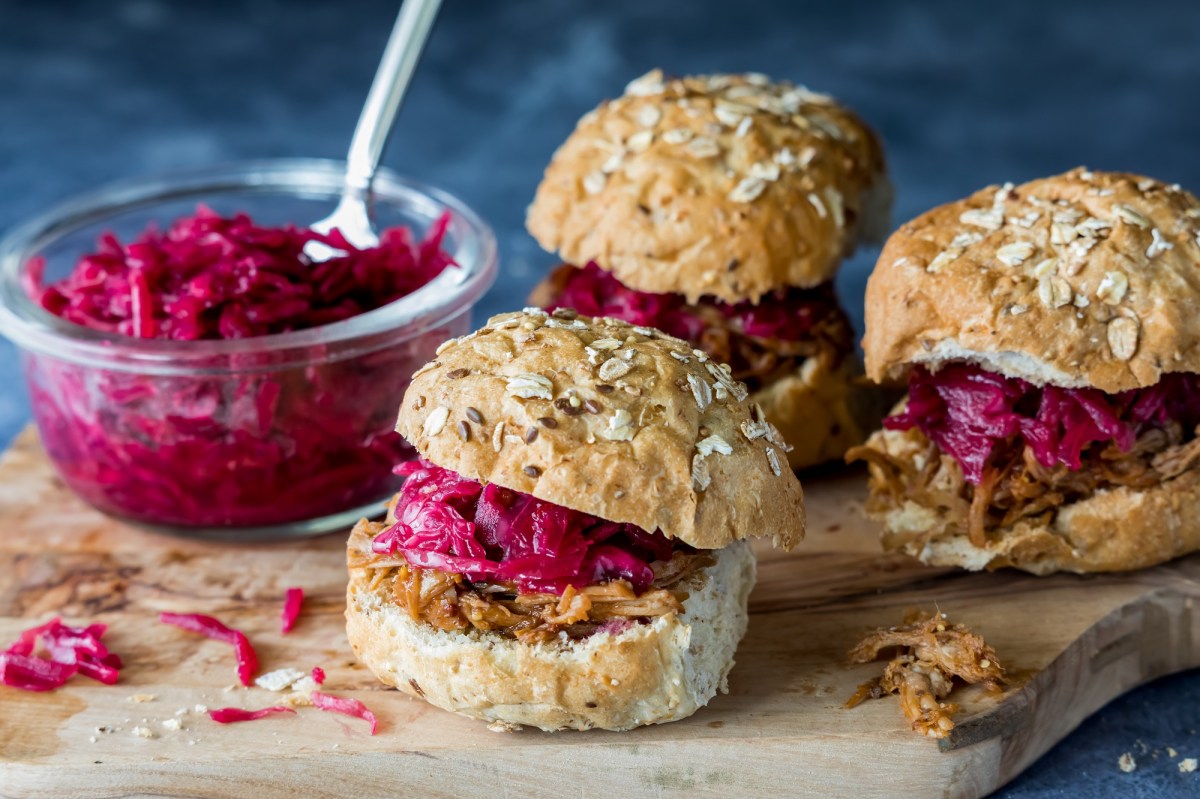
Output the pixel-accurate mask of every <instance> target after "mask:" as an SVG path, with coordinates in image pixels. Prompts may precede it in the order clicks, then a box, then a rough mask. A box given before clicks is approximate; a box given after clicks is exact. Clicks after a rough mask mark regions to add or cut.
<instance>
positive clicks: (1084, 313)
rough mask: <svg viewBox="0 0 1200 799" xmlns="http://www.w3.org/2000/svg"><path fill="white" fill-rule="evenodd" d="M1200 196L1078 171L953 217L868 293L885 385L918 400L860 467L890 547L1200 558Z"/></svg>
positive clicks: (1031, 567) (1056, 564)
mask: <svg viewBox="0 0 1200 799" xmlns="http://www.w3.org/2000/svg"><path fill="white" fill-rule="evenodd" d="M1198 237H1200V202H1198V201H1197V199H1196V197H1195V196H1193V195H1192V194H1190V193H1188V192H1186V191H1183V190H1182V189H1180V187H1179V186H1167V185H1164V184H1163V183H1160V182H1159V181H1156V180H1152V179H1150V178H1145V177H1141V176H1138V175H1128V174H1119V173H1103V172H1091V171H1087V170H1084V169H1076V170H1073V171H1071V172H1067V173H1065V174H1062V175H1057V176H1055V177H1050V178H1044V179H1041V180H1034V181H1031V182H1029V183H1026V184H1024V185H1021V186H1012V185H1011V184H1009V185H1005V186H1003V187H999V188H997V187H991V188H988V189H984V190H982V191H979V192H977V193H975V194H973V195H972V196H970V197H968V198H966V199H964V200H960V201H958V202H954V203H950V204H948V205H944V206H941V207H939V208H935V209H933V210H932V211H929V212H928V213H926V214H924V215H922V216H920V217H918V218H917V219H915V220H913V221H912V222H909V223H908V224H906V225H904V226H902V227H901V228H900V229H899V230H898V231H897V232H896V233H895V234H894V235H893V236H892V237H891V239H890V240H889V241H888V242H887V244H886V246H885V247H884V250H883V254H882V256H881V257H880V259H879V263H878V265H877V266H876V268H875V271H874V273H873V274H872V275H871V279H870V281H869V283H868V285H867V298H866V307H867V319H866V322H867V333H866V337H865V339H864V341H863V347H864V350H865V352H866V362H867V372H868V375H869V376H870V377H872V378H874V379H876V380H882V379H886V378H897V377H902V376H904V375H905V374H907V375H908V384H909V394H908V397H907V398H906V400H905V401H904V402H903V403H902V404H901V405H900V406H899V407H898V408H897V409H896V410H895V411H894V413H893V415H892V416H891V417H889V418H888V419H887V420H885V422H884V426H885V429H884V430H882V431H880V432H878V433H876V434H874V435H873V436H872V437H871V439H870V441H869V442H868V443H867V445H866V446H864V447H861V448H858V449H856V450H854V451H853V452H852V453H851V457H853V458H859V459H862V460H865V461H867V462H868V463H869V464H870V469H871V498H870V501H869V503H868V510H869V511H870V512H871V513H872V514H873V515H875V516H876V517H877V518H879V519H880V520H882V521H883V523H884V525H885V527H886V532H885V539H884V541H885V546H887V547H888V548H890V549H899V550H903V551H905V552H908V553H910V554H912V555H915V556H917V557H919V558H921V559H922V560H924V561H926V562H927V563H931V564H936V565H956V566H962V567H964V568H968V569H984V568H988V569H992V568H998V567H1002V566H1013V567H1017V568H1020V569H1024V570H1026V571H1029V572H1033V573H1035V574H1046V573H1049V572H1056V571H1072V572H1098V571H1123V570H1128V569H1138V568H1143V567H1146V566H1151V565H1154V564H1156V563H1161V562H1163V561H1166V560H1169V559H1171V558H1174V557H1178V556H1179V555H1183V554H1185V553H1188V552H1192V551H1195V550H1197V549H1200V467H1198V464H1200V438H1198V437H1197V425H1198V424H1200V374H1198V373H1200V321H1198V320H1200V316H1198V315H1197V313H1196V307H1197V305H1196V303H1197V299H1198V298H1200V238H1198Z"/></svg>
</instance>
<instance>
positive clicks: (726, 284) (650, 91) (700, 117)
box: [526, 70, 891, 303]
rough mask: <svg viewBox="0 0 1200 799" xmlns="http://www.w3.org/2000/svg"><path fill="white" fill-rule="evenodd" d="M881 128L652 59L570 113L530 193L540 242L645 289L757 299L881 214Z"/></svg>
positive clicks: (831, 104)
mask: <svg viewBox="0 0 1200 799" xmlns="http://www.w3.org/2000/svg"><path fill="white" fill-rule="evenodd" d="M885 174H886V167H885V164H884V158H883V151H882V148H881V146H880V143H879V139H878V137H877V136H876V135H875V133H874V132H873V131H871V129H870V128H868V127H867V126H866V124H865V123H864V122H863V121H862V120H861V119H859V118H858V117H857V116H856V115H855V114H854V113H853V112H851V111H849V110H848V109H846V108H845V107H843V106H841V105H839V104H838V103H837V102H836V101H834V100H833V99H832V98H830V97H829V96H827V95H822V94H816V93H814V92H811V91H809V90H807V89H805V88H803V87H800V86H794V85H792V84H789V83H772V82H770V81H769V80H768V79H767V78H766V77H764V76H762V75H756V74H746V75H711V76H698V77H686V78H680V79H667V78H665V77H664V76H663V73H662V72H661V71H660V70H655V71H653V72H650V73H648V74H647V75H645V76H643V77H641V78H639V79H637V80H635V81H633V82H632V83H630V84H629V86H628V87H627V88H626V91H625V94H624V95H623V96H622V97H619V98H617V99H615V100H611V101H608V102H605V103H603V104H601V106H600V107H599V108H597V109H596V110H595V111H592V112H590V113H588V114H587V115H585V116H584V117H583V119H581V120H580V121H579V124H578V126H577V127H576V129H575V132H574V133H572V134H571V136H570V137H569V138H568V139H567V140H566V142H564V143H563V145H562V146H561V147H560V148H559V149H558V152H556V153H555V155H554V158H553V160H552V161H551V163H550V165H549V166H548V167H547V169H546V174H545V177H544V179H543V180H542V183H541V185H540V186H539V187H538V191H537V195H536V197H535V198H534V201H533V204H532V205H531V206H530V208H529V213H528V217H527V219H526V225H527V227H528V229H529V232H530V233H531V234H532V235H533V236H534V238H536V239H537V240H538V242H539V243H540V244H541V245H542V246H543V247H545V248H546V249H547V250H550V251H556V252H557V253H558V254H559V255H560V256H561V257H562V258H563V259H564V260H566V261H568V262H571V263H574V264H578V265H583V264H585V263H587V262H589V261H594V262H595V263H597V264H598V265H599V266H600V267H601V268H602V269H606V270H608V271H610V272H612V273H613V275H614V276H616V277H617V279H618V280H620V281H621V282H622V283H623V284H625V285H626V286H629V287H630V288H634V289H637V290H639V291H647V292H655V293H668V292H669V293H676V294H682V295H685V296H686V297H687V298H688V299H689V301H691V302H696V301H697V300H699V299H700V298H701V297H702V296H708V297H714V298H716V299H719V300H722V301H725V302H731V303H735V302H740V301H743V300H750V301H756V300H757V299H758V298H759V297H761V296H762V295H763V294H766V293H767V292H770V291H772V290H775V289H778V288H781V287H787V286H801V287H809V286H815V285H818V284H820V283H823V282H825V281H828V280H830V279H831V278H832V277H833V275H834V273H835V272H836V271H837V268H838V265H839V263H840V261H841V259H842V258H843V257H845V256H846V255H848V254H849V253H850V252H852V251H853V250H854V248H855V246H856V244H857V243H858V242H859V240H860V239H863V238H881V237H882V234H883V233H884V232H885V231H886V229H887V226H888V221H887V217H888V211H889V208H890V204H891V188H890V185H889V183H888V181H887V179H886V176H885Z"/></svg>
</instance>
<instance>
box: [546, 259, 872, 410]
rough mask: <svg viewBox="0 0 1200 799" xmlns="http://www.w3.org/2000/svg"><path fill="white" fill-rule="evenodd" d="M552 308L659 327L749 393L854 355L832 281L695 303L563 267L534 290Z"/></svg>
mask: <svg viewBox="0 0 1200 799" xmlns="http://www.w3.org/2000/svg"><path fill="white" fill-rule="evenodd" d="M535 299H536V300H537V301H538V302H539V303H541V304H543V305H545V306H546V308H547V310H554V309H556V308H564V307H565V308H574V309H575V310H576V311H578V312H580V313H582V314H586V315H587V316H608V317H613V318H616V319H621V320H624V321H626V322H629V323H630V324H633V325H644V326H646V327H655V328H658V329H659V330H662V331H664V332H666V333H669V334H671V335H672V336H676V337H677V338H681V339H684V340H685V341H689V342H691V343H692V344H693V345H695V346H696V347H698V348H699V349H702V350H704V351H705V352H706V353H708V355H709V356H711V357H712V358H713V359H714V360H716V361H718V362H720V363H727V364H729V365H730V366H731V367H732V368H733V379H734V380H738V381H740V382H743V383H745V384H746V386H747V387H748V388H749V389H750V390H751V391H757V390H758V389H760V388H762V387H763V386H765V385H768V384H770V383H772V382H773V381H775V380H777V379H779V378H781V377H784V376H785V375H788V374H792V373H793V372H795V371H796V370H797V369H798V368H799V367H800V365H801V364H802V363H803V362H804V361H805V360H807V359H809V358H819V359H821V360H822V362H823V365H824V366H826V367H827V368H828V370H830V371H832V370H833V369H834V368H835V367H836V366H837V365H838V364H840V363H841V361H842V359H843V358H846V357H847V356H849V355H850V354H851V353H852V352H854V333H853V330H852V328H851V326H850V321H849V319H847V317H846V314H845V313H844V312H843V311H842V309H841V306H840V305H839V304H838V301H837V297H836V296H835V295H834V291H833V286H832V285H831V284H829V283H826V284H823V285H820V286H817V287H815V288H811V289H800V288H791V289H787V290H781V291H777V292H774V293H772V294H768V295H766V296H764V297H762V298H761V299H760V300H759V301H758V302H757V303H750V302H740V303H736V304H730V303H724V302H721V301H719V300H715V299H711V298H704V299H702V300H701V301H700V302H698V303H696V304H694V305H689V304H688V302H687V300H686V299H685V298H684V297H683V295H681V294H651V293H649V292H644V291H635V290H634V289H631V288H628V287H626V286H624V285H622V284H621V283H620V281H618V280H617V279H616V278H615V277H613V276H612V275H611V274H609V273H608V272H606V271H604V270H603V269H601V268H600V267H598V266H596V264H594V263H589V264H588V265H587V266H584V267H582V268H577V267H575V266H572V265H570V264H563V265H562V266H560V267H558V268H557V269H556V270H555V271H554V272H553V273H552V274H551V275H550V277H549V278H547V280H546V282H545V283H544V284H543V286H542V287H541V288H540V289H539V291H538V292H537V293H535Z"/></svg>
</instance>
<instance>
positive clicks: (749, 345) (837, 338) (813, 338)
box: [692, 289, 854, 391]
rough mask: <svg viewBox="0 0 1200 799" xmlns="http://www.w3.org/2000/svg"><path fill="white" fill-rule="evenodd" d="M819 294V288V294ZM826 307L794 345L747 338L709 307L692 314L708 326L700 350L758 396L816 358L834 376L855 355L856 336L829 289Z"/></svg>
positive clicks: (784, 341) (734, 325)
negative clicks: (725, 364)
mask: <svg viewBox="0 0 1200 799" xmlns="http://www.w3.org/2000/svg"><path fill="white" fill-rule="evenodd" d="M816 290H818V289H814V291H816ZM825 292H826V293H827V294H828V297H825V298H824V299H825V300H826V302H827V306H826V307H825V308H823V311H824V312H823V313H822V315H821V316H820V318H819V319H817V321H816V322H815V323H814V324H813V327H812V328H811V329H810V330H809V331H808V334H807V335H806V336H805V337H804V338H802V339H798V340H795V341H786V340H783V339H764V338H759V337H757V336H748V335H746V334H744V333H742V332H740V331H739V330H738V329H737V327H736V321H735V320H734V319H732V318H730V317H728V316H726V315H725V314H724V313H723V312H722V311H721V309H719V308H717V307H714V306H712V305H709V304H706V303H700V304H698V305H696V306H694V307H693V309H692V313H693V314H695V315H696V316H697V317H699V318H700V319H701V320H702V321H703V322H704V332H703V333H701V334H700V339H699V341H696V342H694V343H695V344H696V346H697V347H699V348H700V349H702V350H704V351H705V352H707V353H708V354H709V355H710V356H711V357H712V358H713V360H716V361H719V362H720V363H727V364H729V365H730V366H731V367H732V369H733V379H734V380H739V381H741V382H743V383H745V384H746V386H747V388H749V389H750V390H751V391H758V390H759V389H761V388H762V387H763V386H766V385H770V384H771V383H772V382H774V381H776V380H778V379H779V378H781V377H785V376H786V375H789V374H793V373H795V372H796V370H797V369H799V368H800V366H801V365H802V364H803V363H804V361H806V360H808V359H809V358H817V359H818V360H819V361H820V363H821V365H822V366H823V367H825V369H826V371H833V370H835V369H836V368H837V366H838V365H839V364H840V363H841V362H842V360H843V359H844V358H846V357H847V356H848V355H849V354H850V353H852V352H854V332H853V329H852V328H851V326H850V320H849V319H848V318H847V317H846V315H845V313H843V312H842V310H841V306H840V305H838V302H837V298H836V297H834V296H833V293H832V290H831V289H828V290H825Z"/></svg>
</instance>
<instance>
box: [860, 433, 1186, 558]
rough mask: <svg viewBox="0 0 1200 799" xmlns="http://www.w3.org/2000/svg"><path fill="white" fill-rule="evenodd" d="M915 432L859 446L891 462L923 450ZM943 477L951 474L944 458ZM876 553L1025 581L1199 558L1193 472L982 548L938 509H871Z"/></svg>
mask: <svg viewBox="0 0 1200 799" xmlns="http://www.w3.org/2000/svg"><path fill="white" fill-rule="evenodd" d="M924 445H925V444H924V436H922V435H921V433H920V432H919V431H917V430H915V429H914V430H905V431H898V430H879V431H877V432H875V433H874V434H873V435H872V436H871V438H870V440H869V441H868V443H867V446H870V447H872V448H874V449H877V450H880V451H882V452H890V453H893V454H899V453H902V452H904V451H905V450H911V449H913V448H918V449H923V448H924ZM942 468H943V469H953V470H957V469H958V464H957V463H955V462H954V460H953V458H951V457H950V456H948V455H943V456H942ZM871 515H872V517H874V518H875V519H876V520H877V521H880V522H882V523H883V525H884V527H885V533H884V536H883V545H884V549H886V550H889V551H901V552H904V553H906V554H908V555H912V556H913V557H915V558H918V559H919V560H921V561H923V562H925V563H928V564H930V565H931V566H957V567H960V568H964V569H968V570H971V571H979V570H982V569H997V568H1002V567H1013V568H1017V569H1021V570H1023V571H1027V572H1031V573H1033V574H1039V575H1044V574H1051V573H1054V572H1075V573H1081V574H1082V573H1088V572H1116V571H1133V570H1135V569H1144V568H1147V567H1150V566H1155V565H1157V564H1159V563H1165V562H1166V561H1169V560H1172V559H1174V558H1177V557H1180V556H1181V555H1186V554H1188V553H1190V552H1195V551H1197V550H1200V470H1198V469H1190V470H1188V471H1185V472H1184V473H1183V474H1181V475H1179V476H1178V477H1175V478H1172V479H1170V480H1167V481H1166V482H1163V483H1161V484H1159V485H1156V486H1153V487H1151V488H1145V489H1134V488H1127V487H1118V488H1112V489H1107V490H1101V491H1097V492H1096V493H1095V494H1093V495H1092V496H1090V497H1087V498H1085V499H1081V500H1078V501H1076V502H1073V503H1069V504H1066V505H1062V506H1060V507H1058V508H1057V509H1056V512H1055V513H1054V514H1053V516H1052V517H1051V518H1050V519H1049V521H1043V520H1041V519H1034V518H1028V519H1022V520H1020V521H1018V522H1017V523H1016V524H1012V525H1008V526H1005V527H1002V528H999V529H996V530H992V531H989V533H988V540H987V544H986V546H983V547H980V546H976V545H975V544H973V543H972V542H971V540H970V538H969V537H968V536H967V534H966V531H965V530H962V529H961V528H960V527H959V526H958V525H955V524H953V523H952V522H951V520H950V517H949V514H948V513H947V512H946V511H945V509H940V508H930V507H925V506H922V505H918V504H917V503H915V502H913V501H912V500H911V499H909V500H905V501H904V502H903V503H902V504H899V505H897V504H895V503H891V504H890V506H889V507H887V508H883V509H878V508H877V509H876V510H874V511H872V512H871Z"/></svg>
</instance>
